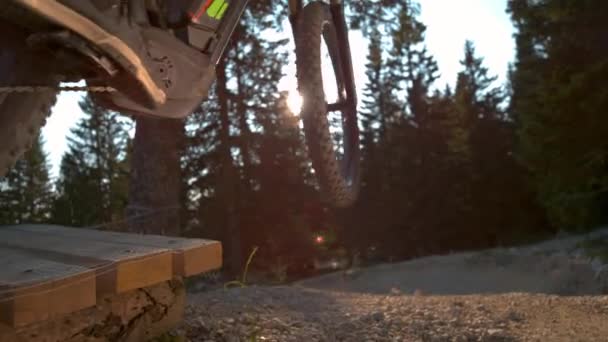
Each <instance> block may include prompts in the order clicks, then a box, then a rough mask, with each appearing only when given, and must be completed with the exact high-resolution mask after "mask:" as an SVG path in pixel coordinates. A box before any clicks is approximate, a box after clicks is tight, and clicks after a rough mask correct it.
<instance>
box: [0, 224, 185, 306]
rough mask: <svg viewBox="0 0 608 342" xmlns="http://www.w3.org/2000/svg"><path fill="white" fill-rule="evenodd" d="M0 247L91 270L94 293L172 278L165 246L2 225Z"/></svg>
mask: <svg viewBox="0 0 608 342" xmlns="http://www.w3.org/2000/svg"><path fill="white" fill-rule="evenodd" d="M0 246H8V247H18V248H22V249H25V250H28V251H29V252H31V253H34V254H36V256H38V257H39V258H42V259H46V260H52V261H56V262H61V263H64V264H71V265H78V266H83V267H87V268H91V269H95V270H96V272H97V291H98V295H103V294H108V293H122V292H125V291H129V290H133V289H137V288H141V287H146V286H151V285H154V284H157V283H160V282H163V281H167V280H170V279H171V278H172V277H173V265H172V262H173V257H172V252H171V251H170V250H168V249H165V248H157V247H147V246H136V245H125V244H116V243H110V242H104V241H96V240H94V239H86V238H82V237H73V238H69V237H65V236H61V235H57V234H52V233H47V234H43V233H41V232H39V231H28V230H15V229H4V228H0Z"/></svg>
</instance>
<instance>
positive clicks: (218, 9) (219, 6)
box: [207, 0, 229, 20]
mask: <svg viewBox="0 0 608 342" xmlns="http://www.w3.org/2000/svg"><path fill="white" fill-rule="evenodd" d="M228 5H229V4H228V2H227V1H225V0H215V1H213V3H211V5H209V7H208V8H207V15H208V16H210V17H211V18H214V19H217V20H220V19H222V18H223V17H224V13H226V9H228Z"/></svg>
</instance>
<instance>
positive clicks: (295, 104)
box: [287, 91, 303, 115]
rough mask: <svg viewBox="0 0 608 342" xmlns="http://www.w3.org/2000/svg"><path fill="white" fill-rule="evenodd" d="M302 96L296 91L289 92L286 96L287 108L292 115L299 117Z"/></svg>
mask: <svg viewBox="0 0 608 342" xmlns="http://www.w3.org/2000/svg"><path fill="white" fill-rule="evenodd" d="M302 102H303V100H302V95H300V93H298V92H297V91H289V94H288V95H287V107H289V110H290V111H291V112H292V113H293V114H294V115H300V112H301V111H302Z"/></svg>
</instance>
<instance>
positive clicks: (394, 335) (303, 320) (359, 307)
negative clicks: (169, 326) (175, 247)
mask: <svg viewBox="0 0 608 342" xmlns="http://www.w3.org/2000/svg"><path fill="white" fill-rule="evenodd" d="M577 241H579V240H577V239H571V238H569V239H565V240H559V241H550V242H546V243H543V244H539V245H535V246H528V247H525V248H518V249H508V250H507V249H495V250H490V251H483V252H476V253H463V254H454V255H448V256H440V257H429V258H423V259H418V260H414V261H410V262H405V263H400V264H390V265H380V266H377V267H372V268H368V269H361V270H351V271H350V272H348V273H345V272H341V273H336V274H332V275H328V276H323V277H319V278H315V279H310V280H305V281H302V282H299V283H297V284H294V285H292V286H280V287H257V286H252V287H248V288H243V289H231V290H223V289H218V290H212V291H207V292H202V293H192V294H190V295H189V300H188V302H189V305H188V307H187V311H186V319H185V321H184V324H183V326H182V327H181V328H180V331H179V332H180V334H182V335H185V336H186V337H187V339H188V340H190V341H196V342H199V341H201V342H205V341H215V342H220V341H230V342H232V341H362V342H365V341H584V342H587V341H608V323H607V322H608V296H606V291H605V290H606V287H605V286H606V284H605V283H602V279H604V280H605V273H603V272H604V271H605V267H603V266H602V265H598V262H597V260H596V259H593V258H585V257H584V256H582V254H581V251H580V250H578V249H577V248H575V246H576V243H577ZM602 267H603V268H602Z"/></svg>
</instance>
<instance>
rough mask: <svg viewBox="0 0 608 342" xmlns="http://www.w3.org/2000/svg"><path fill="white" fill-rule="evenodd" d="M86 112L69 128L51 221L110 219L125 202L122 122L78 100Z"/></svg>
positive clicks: (81, 222)
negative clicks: (69, 133)
mask: <svg viewBox="0 0 608 342" xmlns="http://www.w3.org/2000/svg"><path fill="white" fill-rule="evenodd" d="M80 107H81V109H82V111H83V112H84V114H85V116H84V117H83V118H82V119H81V120H80V121H79V122H78V124H77V126H76V127H75V128H73V129H72V130H71V136H70V137H69V138H68V141H69V145H68V151H67V152H66V154H65V155H64V156H63V158H62V161H61V167H60V175H59V179H58V181H57V185H56V186H57V191H58V197H57V199H56V201H55V203H54V206H53V215H52V218H53V221H54V222H55V223H59V224H65V225H72V226H89V225H96V224H105V223H109V222H113V221H116V220H118V219H119V218H121V217H123V215H124V209H125V206H126V203H127V192H128V189H127V184H128V182H127V180H126V179H128V173H129V168H128V165H126V160H127V154H128V153H127V152H128V150H127V147H128V145H129V144H130V143H129V136H128V131H127V127H126V125H127V122H128V121H126V120H125V119H124V118H122V117H121V116H120V115H119V114H118V113H115V112H111V111H108V110H105V109H103V108H102V107H99V106H97V105H96V104H95V103H94V102H93V101H92V100H91V99H90V98H89V97H86V98H85V99H83V100H82V101H81V102H80Z"/></svg>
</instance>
